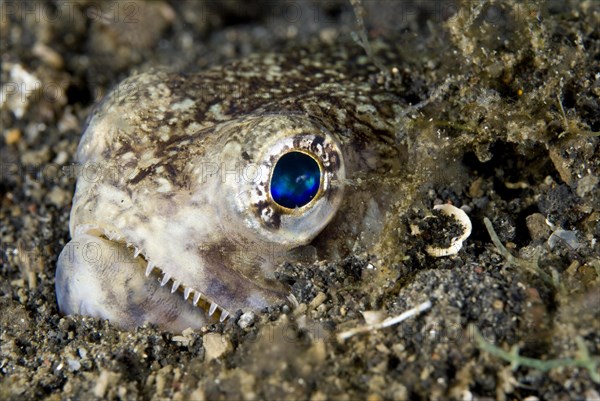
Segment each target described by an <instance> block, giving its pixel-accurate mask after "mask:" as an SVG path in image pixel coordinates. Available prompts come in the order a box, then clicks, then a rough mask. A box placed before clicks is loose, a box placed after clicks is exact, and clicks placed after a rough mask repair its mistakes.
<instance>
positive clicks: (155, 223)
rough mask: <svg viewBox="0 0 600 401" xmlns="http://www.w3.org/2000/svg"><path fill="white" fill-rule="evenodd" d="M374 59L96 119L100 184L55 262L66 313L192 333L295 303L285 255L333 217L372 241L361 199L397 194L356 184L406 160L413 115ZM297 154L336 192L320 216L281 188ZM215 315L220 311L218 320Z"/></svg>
mask: <svg viewBox="0 0 600 401" xmlns="http://www.w3.org/2000/svg"><path fill="white" fill-rule="evenodd" d="M363 54H364V53H363V50H362V49H361V48H360V47H359V46H357V45H348V46H330V47H324V46H323V45H322V44H320V45H319V47H318V50H315V49H310V48H309V49H306V48H304V49H302V48H301V49H295V50H290V51H287V52H285V53H280V54H267V55H252V56H250V57H248V58H246V59H243V60H240V61H238V62H235V63H233V64H230V65H226V66H218V67H214V68H212V69H209V70H205V71H202V72H198V73H187V74H183V73H170V72H161V71H153V72H147V73H143V74H140V75H136V76H133V77H130V78H128V79H127V80H125V81H124V82H122V83H121V84H120V85H119V86H118V87H117V88H115V90H114V91H113V92H112V93H111V94H109V95H108V96H107V97H106V98H105V99H104V100H103V102H102V103H101V104H100V105H98V107H96V108H95V110H94V111H93V113H92V115H91V116H90V119H89V122H88V125H87V128H86V130H85V132H84V135H83V137H82V139H81V142H80V145H79V148H78V153H77V157H78V161H79V162H80V163H81V164H83V165H84V171H85V170H86V169H87V171H93V174H90V173H88V174H82V175H81V176H80V177H79V179H78V181H77V188H76V193H75V197H74V200H73V208H72V211H71V220H70V233H71V237H72V240H71V242H70V243H69V244H68V245H67V246H66V247H65V249H64V250H63V252H62V253H61V255H60V257H59V261H58V266H57V277H56V290H57V297H58V303H59V308H60V310H61V311H62V312H63V313H66V314H86V315H92V316H96V317H101V318H106V319H109V320H111V321H113V322H115V323H117V324H119V325H120V326H122V327H125V328H132V327H135V326H139V325H141V324H144V323H146V322H149V323H155V324H158V325H159V326H161V327H162V328H164V329H166V330H171V331H181V330H182V329H184V328H186V327H188V326H189V327H201V326H203V325H205V324H207V323H209V322H211V321H214V319H216V317H217V315H219V312H220V316H221V318H225V317H226V316H227V315H228V314H231V313H234V312H235V311H237V310H238V309H241V310H255V311H258V310H261V309H263V308H265V307H267V306H269V305H272V304H275V303H280V302H285V301H286V299H287V297H288V294H289V290H288V289H287V288H286V287H285V286H284V285H283V284H282V283H280V282H278V281H277V280H276V279H275V277H274V273H273V272H274V269H275V268H276V267H277V265H278V263H280V262H281V261H282V259H284V258H285V255H286V252H288V251H289V250H291V249H293V248H295V247H298V246H301V245H305V244H307V243H309V242H310V241H311V240H313V239H314V238H315V236H317V234H319V233H320V232H321V231H322V230H323V229H324V228H325V227H326V226H327V225H328V223H330V222H331V221H332V219H334V218H335V217H336V213H337V214H338V215H339V216H338V217H337V218H336V219H335V220H334V223H335V222H336V221H339V219H344V220H345V221H346V224H348V223H347V222H351V224H352V222H353V221H355V222H356V224H355V229H356V230H358V231H360V230H361V227H360V220H361V217H362V216H361V214H364V213H365V208H364V203H365V202H366V201H368V200H369V199H375V200H377V201H381V202H382V203H385V202H386V201H385V200H384V199H383V198H384V197H385V196H386V195H384V194H382V195H381V196H380V197H378V194H376V193H370V192H369V191H370V189H368V188H358V187H356V186H352V185H347V184H348V183H351V182H353V180H355V179H356V178H358V177H363V178H364V177H367V178H368V177H369V175H382V174H383V175H384V174H388V173H389V171H390V170H397V169H398V165H399V163H400V160H401V151H400V149H399V147H398V146H397V145H396V138H397V136H398V132H397V126H398V120H399V119H400V116H401V115H402V110H403V107H402V104H401V102H400V101H399V100H398V98H399V97H398V96H397V94H394V93H393V92H392V91H390V90H389V89H386V88H385V87H383V86H381V85H378V84H377V83H376V81H375V80H374V79H373V77H374V76H377V75H378V73H379V71H378V69H377V68H376V67H375V66H374V65H372V64H371V63H370V62H369V61H368V59H367V58H366V57H364V55H363ZM290 150H300V151H303V152H307V153H309V154H311V155H314V156H315V157H316V158H317V159H318V160H319V161H320V164H321V168H322V175H323V182H322V185H321V188H322V192H321V195H319V196H317V200H316V201H314V202H312V203H311V204H310V205H308V206H310V207H308V206H307V207H303V208H300V209H298V210H296V211H293V212H290V211H287V212H286V211H285V210H282V209H281V208H280V207H278V205H274V204H273V201H272V199H270V196H269V195H268V186H269V179H270V178H269V177H270V174H271V171H272V169H273V166H274V164H275V163H276V161H277V158H278V157H279V156H281V154H283V153H285V152H287V151H290ZM361 205H362V206H361ZM340 215H341V216H340ZM339 227H341V225H339ZM327 231H328V235H329V236H330V237H332V238H335V237H338V238H342V237H345V236H347V235H346V233H344V232H343V231H340V230H337V231H336V227H329V228H328V230H327ZM90 243H91V244H92V245H89V244H90ZM324 243H327V241H325V242H324ZM95 249H97V250H98V252H96V251H94V250H95ZM321 251H322V252H321ZM90 252H92V254H90ZM94 252H95V253H94ZM330 252H333V251H331V250H330V249H325V250H319V256H320V257H321V256H325V257H326V256H327V254H328V253H330ZM90 255H91V256H90ZM148 263H151V266H150V269H148V272H149V273H150V275H149V276H148V277H146V273H145V272H146V269H147V265H148ZM153 266H154V268H153ZM150 270H151V272H150ZM161 284H163V285H161ZM198 297H200V298H198ZM184 298H187V300H185V299H184ZM198 299H200V301H199V300H198ZM194 301H197V302H198V305H199V306H201V308H199V307H197V306H194V305H193V304H194V303H195V302H194ZM211 305H213V306H212V308H211ZM214 305H218V308H217V310H218V311H219V312H217V313H214V314H213V313H207V310H208V311H209V312H215V306H214ZM205 309H206V310H205ZM209 314H210V315H212V316H209Z"/></svg>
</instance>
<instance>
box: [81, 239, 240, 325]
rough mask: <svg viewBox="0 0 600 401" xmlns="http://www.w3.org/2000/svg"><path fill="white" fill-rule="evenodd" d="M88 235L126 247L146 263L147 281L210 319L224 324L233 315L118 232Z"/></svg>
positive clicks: (135, 257) (135, 256)
mask: <svg viewBox="0 0 600 401" xmlns="http://www.w3.org/2000/svg"><path fill="white" fill-rule="evenodd" d="M88 234H90V235H94V236H96V237H99V238H101V239H105V240H108V241H112V242H114V243H116V244H118V245H121V246H124V247H126V248H127V250H128V251H130V253H131V256H132V257H133V259H141V260H143V261H144V262H145V263H144V264H145V265H146V269H145V272H144V275H145V276H146V278H147V279H149V280H156V281H157V282H159V283H160V286H161V287H165V288H169V287H170V291H171V294H173V295H174V296H181V297H183V299H184V301H186V302H188V303H191V304H192V306H195V307H196V308H198V310H199V311H202V312H204V313H205V314H207V315H208V316H210V317H214V319H215V320H216V319H217V318H218V319H219V322H224V321H225V320H226V319H227V318H228V317H230V316H231V315H232V313H231V311H229V310H227V309H225V308H224V307H222V306H221V305H219V304H218V303H217V302H215V300H213V299H211V298H210V297H209V296H208V295H206V294H204V293H202V292H201V291H199V290H198V289H195V288H193V287H191V286H189V285H187V284H186V283H184V282H182V281H181V280H179V279H178V278H177V277H175V276H174V275H172V274H169V273H167V272H165V271H164V270H163V269H162V268H161V267H160V266H157V265H156V264H155V263H154V262H152V260H150V259H149V258H148V256H147V255H145V254H144V252H143V251H142V250H141V248H140V247H138V246H136V245H135V244H133V243H132V242H129V241H128V240H127V239H126V238H125V237H124V236H123V235H120V234H119V233H117V232H116V231H110V230H92V231H91V232H90V231H88Z"/></svg>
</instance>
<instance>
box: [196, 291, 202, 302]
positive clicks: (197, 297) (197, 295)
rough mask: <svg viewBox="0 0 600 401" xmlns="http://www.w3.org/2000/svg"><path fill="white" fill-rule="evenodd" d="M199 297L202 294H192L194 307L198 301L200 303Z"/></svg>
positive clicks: (197, 292)
mask: <svg viewBox="0 0 600 401" xmlns="http://www.w3.org/2000/svg"><path fill="white" fill-rule="evenodd" d="M201 296H202V294H200V291H196V293H195V294H194V305H196V304H197V303H198V301H200V297H201Z"/></svg>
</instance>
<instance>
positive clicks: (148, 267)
mask: <svg viewBox="0 0 600 401" xmlns="http://www.w3.org/2000/svg"><path fill="white" fill-rule="evenodd" d="M152 269H154V263H152V262H148V266H147V267H146V277H148V276H150V273H152Z"/></svg>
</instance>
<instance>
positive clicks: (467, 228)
mask: <svg viewBox="0 0 600 401" xmlns="http://www.w3.org/2000/svg"><path fill="white" fill-rule="evenodd" d="M433 209H434V210H440V211H441V212H442V213H444V214H445V215H447V216H453V217H454V218H455V219H456V220H458V221H459V223H460V224H461V225H462V226H463V228H464V231H463V233H462V235H461V236H460V237H455V238H452V241H451V242H450V246H449V247H448V248H439V247H434V246H431V245H429V246H427V247H426V248H425V251H426V252H427V253H428V254H429V255H430V256H433V257H435V258H440V257H443V256H451V255H456V254H457V253H458V251H460V249H461V248H462V244H463V241H464V240H466V239H467V238H469V235H471V229H472V228H473V227H472V225H471V219H469V216H467V214H466V213H465V211H464V210H462V209H459V208H457V207H456V206H452V205H449V204H447V203H445V204H443V205H435V206H434V207H433Z"/></svg>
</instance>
